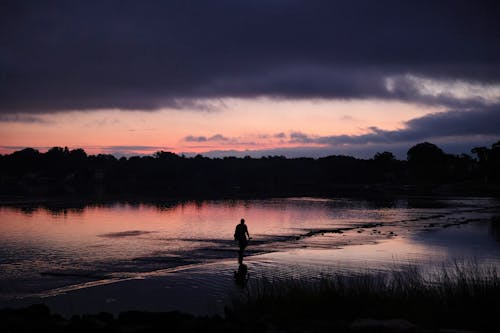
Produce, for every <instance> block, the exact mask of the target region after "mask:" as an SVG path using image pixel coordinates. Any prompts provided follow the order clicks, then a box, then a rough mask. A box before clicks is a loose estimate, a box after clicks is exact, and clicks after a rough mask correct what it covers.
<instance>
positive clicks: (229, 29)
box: [0, 0, 500, 114]
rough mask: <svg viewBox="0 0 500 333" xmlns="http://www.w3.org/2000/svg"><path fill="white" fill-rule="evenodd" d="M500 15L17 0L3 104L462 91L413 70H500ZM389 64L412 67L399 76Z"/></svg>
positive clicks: (476, 78) (0, 40)
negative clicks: (440, 87)
mask: <svg viewBox="0 0 500 333" xmlns="http://www.w3.org/2000/svg"><path fill="white" fill-rule="evenodd" d="M499 17H500V5H499V3H498V1H487V0H484V1H476V0H470V1H465V0H458V1H457V0H453V1H452V0H449V1H411V2H410V1H399V0H383V1H368V0H366V1H362V0H354V1H319V0H307V1H306V0H304V1H298V0H291V1H279V0H271V1H270V0H261V1H232V0H226V1H146V2H142V1H132V0H120V1H118V0H116V1H17V0H15V1H14V0H12V1H9V0H6V1H2V2H1V4H0V73H1V74H0V87H2V89H0V112H2V113H4V114H5V113H16V112H30V113H35V112H54V111H61V110H68V109H70V110H75V109H76V110H90V109H103V108H120V109H139V110H154V109H157V108H160V107H165V106H167V107H174V108H193V107H196V108H200V107H201V108H206V107H207V106H206V105H205V104H203V103H202V102H200V101H202V100H203V99H207V98H219V97H255V96H274V97H283V98H389V99H402V100H412V101H414V100H415V101H417V102H423V103H448V104H450V105H454V104H453V103H456V102H457V99H456V98H453V97H450V96H421V94H420V92H419V91H418V89H417V88H418V87H415V85H414V84H413V83H412V82H409V81H408V80H406V81H405V79H404V77H405V75H407V74H411V75H416V76H421V77H428V78H434V79H440V80H455V79H461V80H466V81H471V82H480V83H483V84H499V83H500V43H498V41H499V40H500V20H499V19H498V18H499ZM388 77H396V78H403V79H398V80H396V81H395V82H396V83H397V87H396V89H392V90H391V89H387V84H386V83H387V82H386V79H387V78H388ZM468 102H469V101H468ZM474 102H478V103H482V102H484V101H482V100H481V99H479V101H474ZM455 106H456V105H455Z"/></svg>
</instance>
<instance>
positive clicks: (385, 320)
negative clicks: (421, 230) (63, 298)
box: [0, 264, 500, 332]
mask: <svg viewBox="0 0 500 333" xmlns="http://www.w3.org/2000/svg"><path fill="white" fill-rule="evenodd" d="M246 291H247V292H246V293H244V294H243V296H241V295H240V298H238V299H234V301H233V304H231V306H228V307H227V308H226V311H225V316H224V317H221V316H217V315H216V316H205V317H202V316H194V315H190V314H185V313H180V312H164V313H152V312H138V311H134V312H122V313H120V314H119V315H118V316H113V315H112V314H108V313H100V314H93V315H83V316H73V317H72V318H63V317H62V316H60V315H58V314H52V313H51V312H50V310H49V308H48V307H46V306H45V305H33V306H30V307H27V308H22V309H3V310H0V331H2V332H45V331H47V332H160V331H162V332H443V331H446V330H455V331H456V330H466V331H477V332H497V331H498V328H499V326H500V325H499V322H498V309H499V308H500V277H499V276H498V274H497V270H496V269H495V268H479V267H477V266H476V265H474V264H465V265H464V264H456V265H454V266H453V267H452V268H439V269H436V270H435V271H434V272H425V274H424V273H423V272H421V271H419V270H417V269H415V268H409V269H407V270H404V271H393V272H391V273H386V274H379V275H373V274H367V275H356V276H337V277H334V278H329V279H322V280H317V281H315V282H311V281H303V280H287V281H283V280H279V281H278V280H277V281H271V280H259V281H255V282H253V283H250V284H249V285H247V286H246Z"/></svg>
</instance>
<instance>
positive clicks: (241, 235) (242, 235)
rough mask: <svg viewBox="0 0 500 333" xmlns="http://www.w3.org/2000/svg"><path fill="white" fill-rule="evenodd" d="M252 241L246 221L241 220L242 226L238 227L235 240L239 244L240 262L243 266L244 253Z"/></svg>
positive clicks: (235, 231)
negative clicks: (249, 241)
mask: <svg viewBox="0 0 500 333" xmlns="http://www.w3.org/2000/svg"><path fill="white" fill-rule="evenodd" d="M249 239H250V234H249V233H248V228H247V226H246V224H245V219H241V220H240V224H238V225H236V229H235V230H234V240H236V241H237V242H238V246H239V248H240V249H239V251H238V262H239V263H240V264H241V263H242V262H243V253H244V251H245V248H246V247H247V245H248V240H249Z"/></svg>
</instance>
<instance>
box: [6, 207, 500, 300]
mask: <svg viewBox="0 0 500 333" xmlns="http://www.w3.org/2000/svg"><path fill="white" fill-rule="evenodd" d="M499 215H500V201H498V200H497V199H485V198H460V199H453V198H451V199H439V200H438V199H432V198H421V199H401V200H394V201H382V202H373V201H363V200H353V199H315V198H290V199H268V200H251V201H227V200H224V201H203V202H181V203H161V204H158V203H155V204H127V203H115V204H110V205H89V206H84V207H79V208H69V207H66V206H65V205H58V206H54V207H51V208H50V207H49V208H47V207H31V206H23V207H8V206H3V207H0V244H1V248H0V298H1V299H3V300H4V301H5V300H9V299H14V298H19V297H26V296H30V295H31V296H33V295H39V296H40V295H42V296H43V295H54V294H58V293H62V292H64V291H68V290H72V289H79V288H84V287H87V286H92V285H98V284H107V283H110V282H115V281H128V280H133V279H152V280H154V279H157V278H158V276H165V275H169V274H170V275H172V276H175V275H176V274H181V273H182V272H189V274H185V273H184V274H185V275H184V277H185V279H184V280H175V282H172V283H173V285H172V286H171V287H172V288H175V283H177V284H179V283H181V284H182V283H186V282H185V280H186V279H187V280H189V281H190V282H189V283H190V284H191V287H192V288H198V287H200V286H205V287H206V288H215V289H216V287H214V286H217V285H218V284H219V280H220V281H225V282H224V283H227V282H228V281H229V280H231V276H232V275H231V274H232V271H233V270H234V269H235V267H236V266H237V264H236V252H235V250H236V248H235V244H234V242H233V240H232V236H233V232H234V227H235V225H236V224H237V223H238V221H239V219H240V218H242V217H244V218H245V219H246V220H247V224H248V228H249V231H250V234H251V236H252V237H253V239H252V241H251V243H250V246H249V248H248V251H247V254H248V255H249V256H248V257H247V258H246V259H245V261H246V262H247V264H248V266H249V270H250V271H251V273H252V274H253V276H259V275H260V276H262V275H282V276H294V277H315V276H321V275H324V274H329V273H331V272H338V271H351V270H381V269H382V270H383V269H387V268H391V267H395V266H398V265H407V264H408V263H411V264H422V265H425V264H429V263H433V262H439V263H440V262H450V261H452V260H455V259H458V260H469V259H474V260H476V261H477V262H478V263H480V264H485V265H497V266H500V225H498V221H497V220H496V221H497V222H496V223H495V222H494V221H493V219H492V217H494V216H499ZM207 276H210V279H204V278H203V277H207ZM197 277H198V278H197ZM172 281H174V280H172ZM179 281H181V282H179ZM182 281H184V282H182ZM197 281H198V282H197ZM199 281H205V285H204V284H203V283H201V282H199ZM207 281H209V282H207ZM221 283H222V282H221ZM212 285H214V286H212ZM165 288H166V287H165Z"/></svg>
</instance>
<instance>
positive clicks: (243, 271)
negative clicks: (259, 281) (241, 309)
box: [234, 263, 248, 288]
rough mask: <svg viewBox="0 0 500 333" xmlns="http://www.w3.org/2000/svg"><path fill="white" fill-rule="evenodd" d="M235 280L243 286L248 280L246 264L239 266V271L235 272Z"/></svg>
mask: <svg viewBox="0 0 500 333" xmlns="http://www.w3.org/2000/svg"><path fill="white" fill-rule="evenodd" d="M234 281H235V282H236V284H237V285H238V286H240V287H241V288H243V287H244V286H245V284H246V283H247V281H248V267H247V265H245V264H241V263H240V266H238V271H236V272H234Z"/></svg>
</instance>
